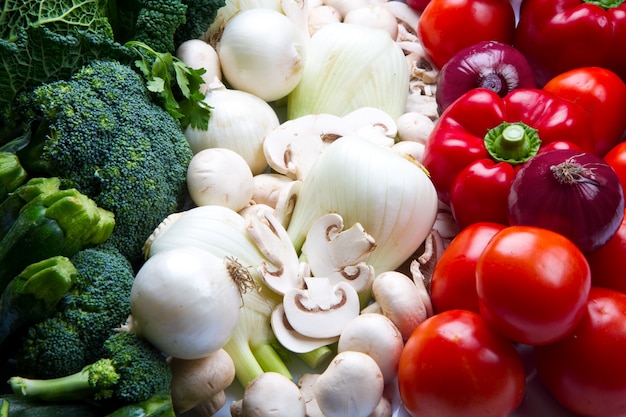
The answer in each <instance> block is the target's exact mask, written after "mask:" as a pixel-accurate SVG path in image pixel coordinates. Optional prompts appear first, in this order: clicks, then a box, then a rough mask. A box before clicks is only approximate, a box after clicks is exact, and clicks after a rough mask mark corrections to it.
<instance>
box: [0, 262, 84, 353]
mask: <svg viewBox="0 0 626 417" xmlns="http://www.w3.org/2000/svg"><path fill="white" fill-rule="evenodd" d="M76 273H77V272H76V268H75V267H74V265H73V264H72V262H71V261H70V260H69V259H68V258H66V257H64V256H54V257H51V258H48V259H44V260H43V261H39V262H36V263H34V264H31V265H29V266H27V267H26V268H25V269H24V270H23V271H22V272H21V273H20V274H19V275H17V276H16V277H15V278H13V280H11V282H10V283H9V285H7V287H6V288H5V289H4V291H3V293H2V295H0V345H2V343H3V342H4V340H5V339H6V338H7V337H8V336H10V335H11V334H12V333H14V332H15V331H16V330H17V329H19V328H21V327H23V326H27V325H32V324H35V323H38V322H40V321H42V320H43V319H45V318H46V317H48V316H50V315H51V314H52V312H53V311H54V309H55V307H56V305H57V304H58V302H59V301H60V300H61V298H62V297H63V295H65V294H66V293H67V291H68V290H69V289H70V288H71V286H72V283H73V282H74V279H75V277H76Z"/></svg>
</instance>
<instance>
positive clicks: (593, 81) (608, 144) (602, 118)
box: [543, 9, 626, 156]
mask: <svg viewBox="0 0 626 417" xmlns="http://www.w3.org/2000/svg"><path fill="white" fill-rule="evenodd" d="M624 13H626V9H625V10H624ZM543 90H544V91H549V92H552V93H554V94H556V95H557V96H559V97H563V98H566V99H568V100H572V101H575V102H576V103H577V104H578V105H580V106H581V107H583V108H584V109H585V110H586V112H587V117H588V118H589V123H590V125H591V130H592V132H593V138H594V145H595V151H594V153H595V154H596V155H598V156H603V155H604V154H606V153H607V152H608V151H609V150H610V149H611V148H613V147H614V146H615V145H616V144H617V143H618V142H619V141H620V140H621V138H622V136H623V135H624V132H625V131H626V117H624V115H625V114H626V84H624V81H622V79H621V78H620V77H619V76H618V75H617V74H615V73H614V72H612V71H609V70H608V69H606V68H600V67H583V68H576V69H573V70H570V71H567V72H564V73H562V74H559V75H557V76H555V77H554V78H552V79H550V81H548V83H547V84H546V85H545V86H544V87H543Z"/></svg>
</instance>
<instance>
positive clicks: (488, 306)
mask: <svg viewBox="0 0 626 417" xmlns="http://www.w3.org/2000/svg"><path fill="white" fill-rule="evenodd" d="M590 287H591V272H590V268H589V264H588V263H587V260H586V258H585V255H584V254H583V253H582V252H581V251H580V249H578V247H577V246H576V245H575V244H574V243H573V242H572V241H571V240H569V239H567V238H566V237H564V236H563V235H561V234H559V233H556V232H553V231H551V230H547V229H542V228H539V227H534V226H509V227H506V228H504V229H503V230H501V231H499V232H498V233H496V234H495V235H494V236H493V237H492V238H491V240H490V241H489V243H488V244H487V246H486V247H485V250H483V252H482V254H481V255H480V257H479V258H478V262H477V263H476V292H477V294H478V305H479V308H480V313H481V314H482V315H483V316H484V317H485V319H486V320H487V322H488V323H489V324H490V325H492V326H493V327H494V328H495V329H497V330H499V331H500V332H501V333H502V334H503V335H505V336H506V337H508V338H510V339H512V340H514V341H516V342H519V343H524V344H528V345H541V344H546V343H550V342H553V341H555V340H558V339H560V338H562V337H564V336H565V335H567V334H568V333H569V332H571V331H572V330H573V329H574V327H576V324H578V321H579V320H580V318H581V317H582V315H583V314H584V309H585V305H586V302H587V296H588V294H589V288H590Z"/></svg>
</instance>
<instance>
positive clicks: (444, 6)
mask: <svg viewBox="0 0 626 417" xmlns="http://www.w3.org/2000/svg"><path fill="white" fill-rule="evenodd" d="M417 32H418V35H419V38H420V41H421V42H422V46H423V47H424V50H425V51H426V53H427V54H428V56H429V57H430V59H431V61H432V62H433V64H434V65H435V66H436V67H438V68H442V67H443V66H444V64H445V63H446V62H448V60H450V58H452V57H453V56H454V55H455V54H456V53H457V52H459V51H460V50H461V49H463V48H466V47H468V46H471V45H474V44H475V43H478V42H480V41H499V42H502V43H506V44H512V43H513V38H514V33H515V11H514V10H513V6H512V5H511V3H510V2H509V1H508V0H431V1H430V2H429V3H428V5H427V6H426V7H425V8H424V11H423V12H422V14H421V16H420V20H419V24H418V26H417Z"/></svg>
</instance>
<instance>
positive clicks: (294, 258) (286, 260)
mask: <svg viewBox="0 0 626 417" xmlns="http://www.w3.org/2000/svg"><path fill="white" fill-rule="evenodd" d="M245 218H246V222H247V225H246V230H247V231H248V234H249V235H250V237H251V238H252V240H253V241H254V243H255V244H256V246H257V247H258V248H259V250H260V251H261V253H262V254H263V255H265V257H266V258H267V259H268V260H269V261H270V263H271V264H272V266H273V268H272V267H270V265H269V264H268V263H267V262H263V263H262V264H261V265H260V266H259V267H258V271H259V274H260V275H261V278H262V279H263V282H265V284H266V285H267V286H268V287H269V288H271V289H272V290H273V291H275V292H276V293H278V294H281V295H282V294H285V293H286V292H287V291H290V290H291V289H293V288H302V285H303V281H302V276H301V273H302V269H301V265H300V261H299V259H298V254H297V253H296V249H295V248H294V246H293V244H292V243H291V239H290V238H289V236H288V235H287V231H286V230H285V227H284V226H283V225H282V224H281V222H280V220H279V219H278V218H276V216H274V214H272V213H271V212H270V211H267V210H258V211H255V212H254V214H248V215H246V217H245Z"/></svg>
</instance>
